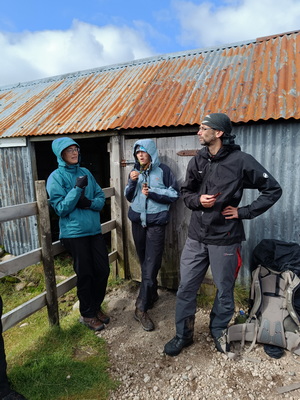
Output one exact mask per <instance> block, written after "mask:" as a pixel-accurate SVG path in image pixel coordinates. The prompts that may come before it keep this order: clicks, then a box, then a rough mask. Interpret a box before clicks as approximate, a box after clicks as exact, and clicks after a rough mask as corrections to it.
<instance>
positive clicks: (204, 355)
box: [98, 282, 300, 400]
mask: <svg viewBox="0 0 300 400" xmlns="http://www.w3.org/2000/svg"><path fill="white" fill-rule="evenodd" d="M137 290H138V285H137V284H135V283H133V282H131V283H129V284H125V285H124V286H121V287H119V288H116V289H113V290H112V291H110V292H109V293H108V294H107V296H106V303H107V311H108V313H109V314H110V316H111V321H110V323H109V325H107V327H106V329H105V330H103V331H101V332H99V333H98V335H99V336H100V337H103V338H104V339H105V340H106V342H107V346H108V351H109V356H110V364H111V367H110V373H111V376H112V377H113V378H114V379H117V380H118V381H119V382H120V385H119V387H118V389H117V390H116V391H114V392H112V393H111V395H110V400H121V399H122V400H124V399H132V400H148V399H149V400H155V399H159V400H188V399H195V400H198V399H199V400H200V399H201V400H208V399H210V400H218V399H234V400H246V399H247V400H248V399H249V400H265V399H272V400H277V399H289V400H296V399H300V389H296V390H289V391H286V392H284V393H281V394H280V393H279V392H278V389H279V388H282V387H290V385H292V384H297V383H299V382H300V358H299V357H298V356H296V355H294V354H293V353H291V352H289V351H285V354H284V356H283V357H281V358H280V359H278V360H276V359H274V358H271V357H269V356H268V355H267V354H266V353H265V352H264V349H263V346H262V345H258V344H256V345H255V347H254V349H253V350H252V351H251V352H250V353H247V352H246V351H245V350H243V351H241V352H240V353H241V354H240V355H239V356H238V357H237V358H236V359H234V360H231V359H228V357H227V356H226V355H225V354H222V353H219V352H217V351H216V350H215V347H214V344H213V341H212V339H211V337H210V335H209V329H208V323H209V310H202V309H199V310H198V311H197V314H196V322H195V337H194V339H195V343H194V344H193V345H192V346H190V347H188V348H186V349H184V350H183V351H182V352H181V354H180V355H179V356H177V357H169V356H166V355H165V354H164V353H163V348H164V345H165V343H166V342H167V341H169V340H170V339H171V338H172V337H173V336H174V335H175V328H174V315H175V297H176V295H175V293H174V292H172V291H168V290H164V289H160V290H159V300H158V301H157V303H156V304H155V306H154V308H153V309H152V310H150V311H149V315H150V316H151V318H152V319H153V321H154V323H155V327H156V328H155V330H154V331H152V332H146V331H144V330H143V329H142V327H141V325H140V323H139V322H137V321H136V320H135V319H134V316H133V315H134V308H135V307H134V303H135V299H136V296H137ZM299 386H300V385H299ZM279 390H280V389H279Z"/></svg>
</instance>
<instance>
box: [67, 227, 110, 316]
mask: <svg viewBox="0 0 300 400" xmlns="http://www.w3.org/2000/svg"><path fill="white" fill-rule="evenodd" d="M61 242H62V244H63V246H64V247H65V248H66V249H67V250H68V251H69V252H70V254H71V255H72V257H73V267H74V271H75V273H76V275H77V296H78V299H79V310H80V314H81V315H82V316H83V317H86V318H93V317H95V315H96V313H97V311H98V310H99V309H100V307H101V304H102V302H103V299H104V296H105V292H106V286H107V280H108V276H109V262H108V253H107V248H106V244H105V241H104V238H103V236H102V234H99V235H94V236H83V237H79V238H67V239H61Z"/></svg>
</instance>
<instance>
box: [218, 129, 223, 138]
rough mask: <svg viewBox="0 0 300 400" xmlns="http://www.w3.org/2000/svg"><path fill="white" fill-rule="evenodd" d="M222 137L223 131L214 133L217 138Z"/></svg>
mask: <svg viewBox="0 0 300 400" xmlns="http://www.w3.org/2000/svg"><path fill="white" fill-rule="evenodd" d="M222 135H224V132H223V131H216V136H217V138H221V137H222Z"/></svg>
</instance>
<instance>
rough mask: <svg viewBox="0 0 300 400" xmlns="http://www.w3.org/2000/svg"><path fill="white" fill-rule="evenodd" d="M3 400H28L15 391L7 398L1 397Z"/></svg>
mask: <svg viewBox="0 0 300 400" xmlns="http://www.w3.org/2000/svg"><path fill="white" fill-rule="evenodd" d="M1 400H26V398H25V397H24V396H23V395H22V394H20V393H18V392H15V391H14V390H11V391H10V392H9V393H8V394H7V395H6V396H4V397H1Z"/></svg>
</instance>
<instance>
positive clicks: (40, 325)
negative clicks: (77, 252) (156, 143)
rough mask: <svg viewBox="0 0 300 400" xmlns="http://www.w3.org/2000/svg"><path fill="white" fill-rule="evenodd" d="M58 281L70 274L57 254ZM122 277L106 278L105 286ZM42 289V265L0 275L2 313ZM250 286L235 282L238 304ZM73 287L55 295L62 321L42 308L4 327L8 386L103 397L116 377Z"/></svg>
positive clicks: (44, 394) (71, 399)
mask: <svg viewBox="0 0 300 400" xmlns="http://www.w3.org/2000/svg"><path fill="white" fill-rule="evenodd" d="M55 270H56V277H57V282H59V281H61V280H64V279H66V278H67V277H69V276H71V275H73V274H74V272H73V267H72V260H71V258H70V257H68V256H66V255H63V256H60V257H57V258H56V265H55ZM119 283H120V282H116V281H113V280H112V278H110V280H109V287H110V286H115V285H117V284H119ZM44 290H45V283H44V274H43V267H42V265H40V264H38V265H33V266H31V267H28V268H26V269H24V270H22V271H20V273H18V274H17V275H16V276H10V277H5V278H2V279H0V292H1V296H2V299H3V303H4V313H6V312H8V311H10V310H12V309H13V308H15V307H17V306H19V305H20V304H22V303H24V302H25V301H28V300H29V299H31V298H33V297H35V296H37V295H38V294H40V293H41V292H43V291H44ZM214 295H215V287H214V286H212V285H203V286H202V288H201V291H200V294H199V297H198V305H199V306H201V307H203V308H206V307H207V308H210V307H211V305H212V303H213V299H214ZM247 299H248V290H247V289H246V288H243V287H239V286H237V287H236V289H235V301H236V306H237V308H242V309H244V310H246V307H247ZM76 301H77V296H76V289H75V288H74V289H72V290H71V291H70V292H68V293H66V294H65V295H64V296H62V297H61V298H60V299H59V313H60V327H59V328H58V327H55V328H53V327H52V328H51V327H50V326H49V324H48V317H47V311H46V309H45V308H44V309H42V310H40V311H39V312H37V313H35V314H33V315H32V316H30V317H29V318H27V319H26V320H24V321H23V322H22V323H20V324H18V325H17V326H15V327H13V328H11V329H9V330H8V331H7V332H4V334H3V337H4V341H5V349H6V358H7V363H8V375H9V378H10V380H11V382H12V387H13V388H14V389H15V390H17V391H19V392H20V393H22V394H24V395H25V397H26V398H27V399H28V400H98V399H99V400H107V399H108V397H109V392H110V391H111V390H114V389H115V388H116V387H117V385H118V382H115V381H113V380H112V379H111V378H110V376H109V373H108V369H109V359H108V352H107V348H106V344H105V342H104V340H103V339H101V338H99V337H98V336H97V335H95V334H94V332H92V331H90V330H89V329H87V328H86V327H85V326H83V325H81V324H79V323H78V316H79V314H78V310H75V311H74V310H73V305H74V303H75V302H76Z"/></svg>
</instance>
